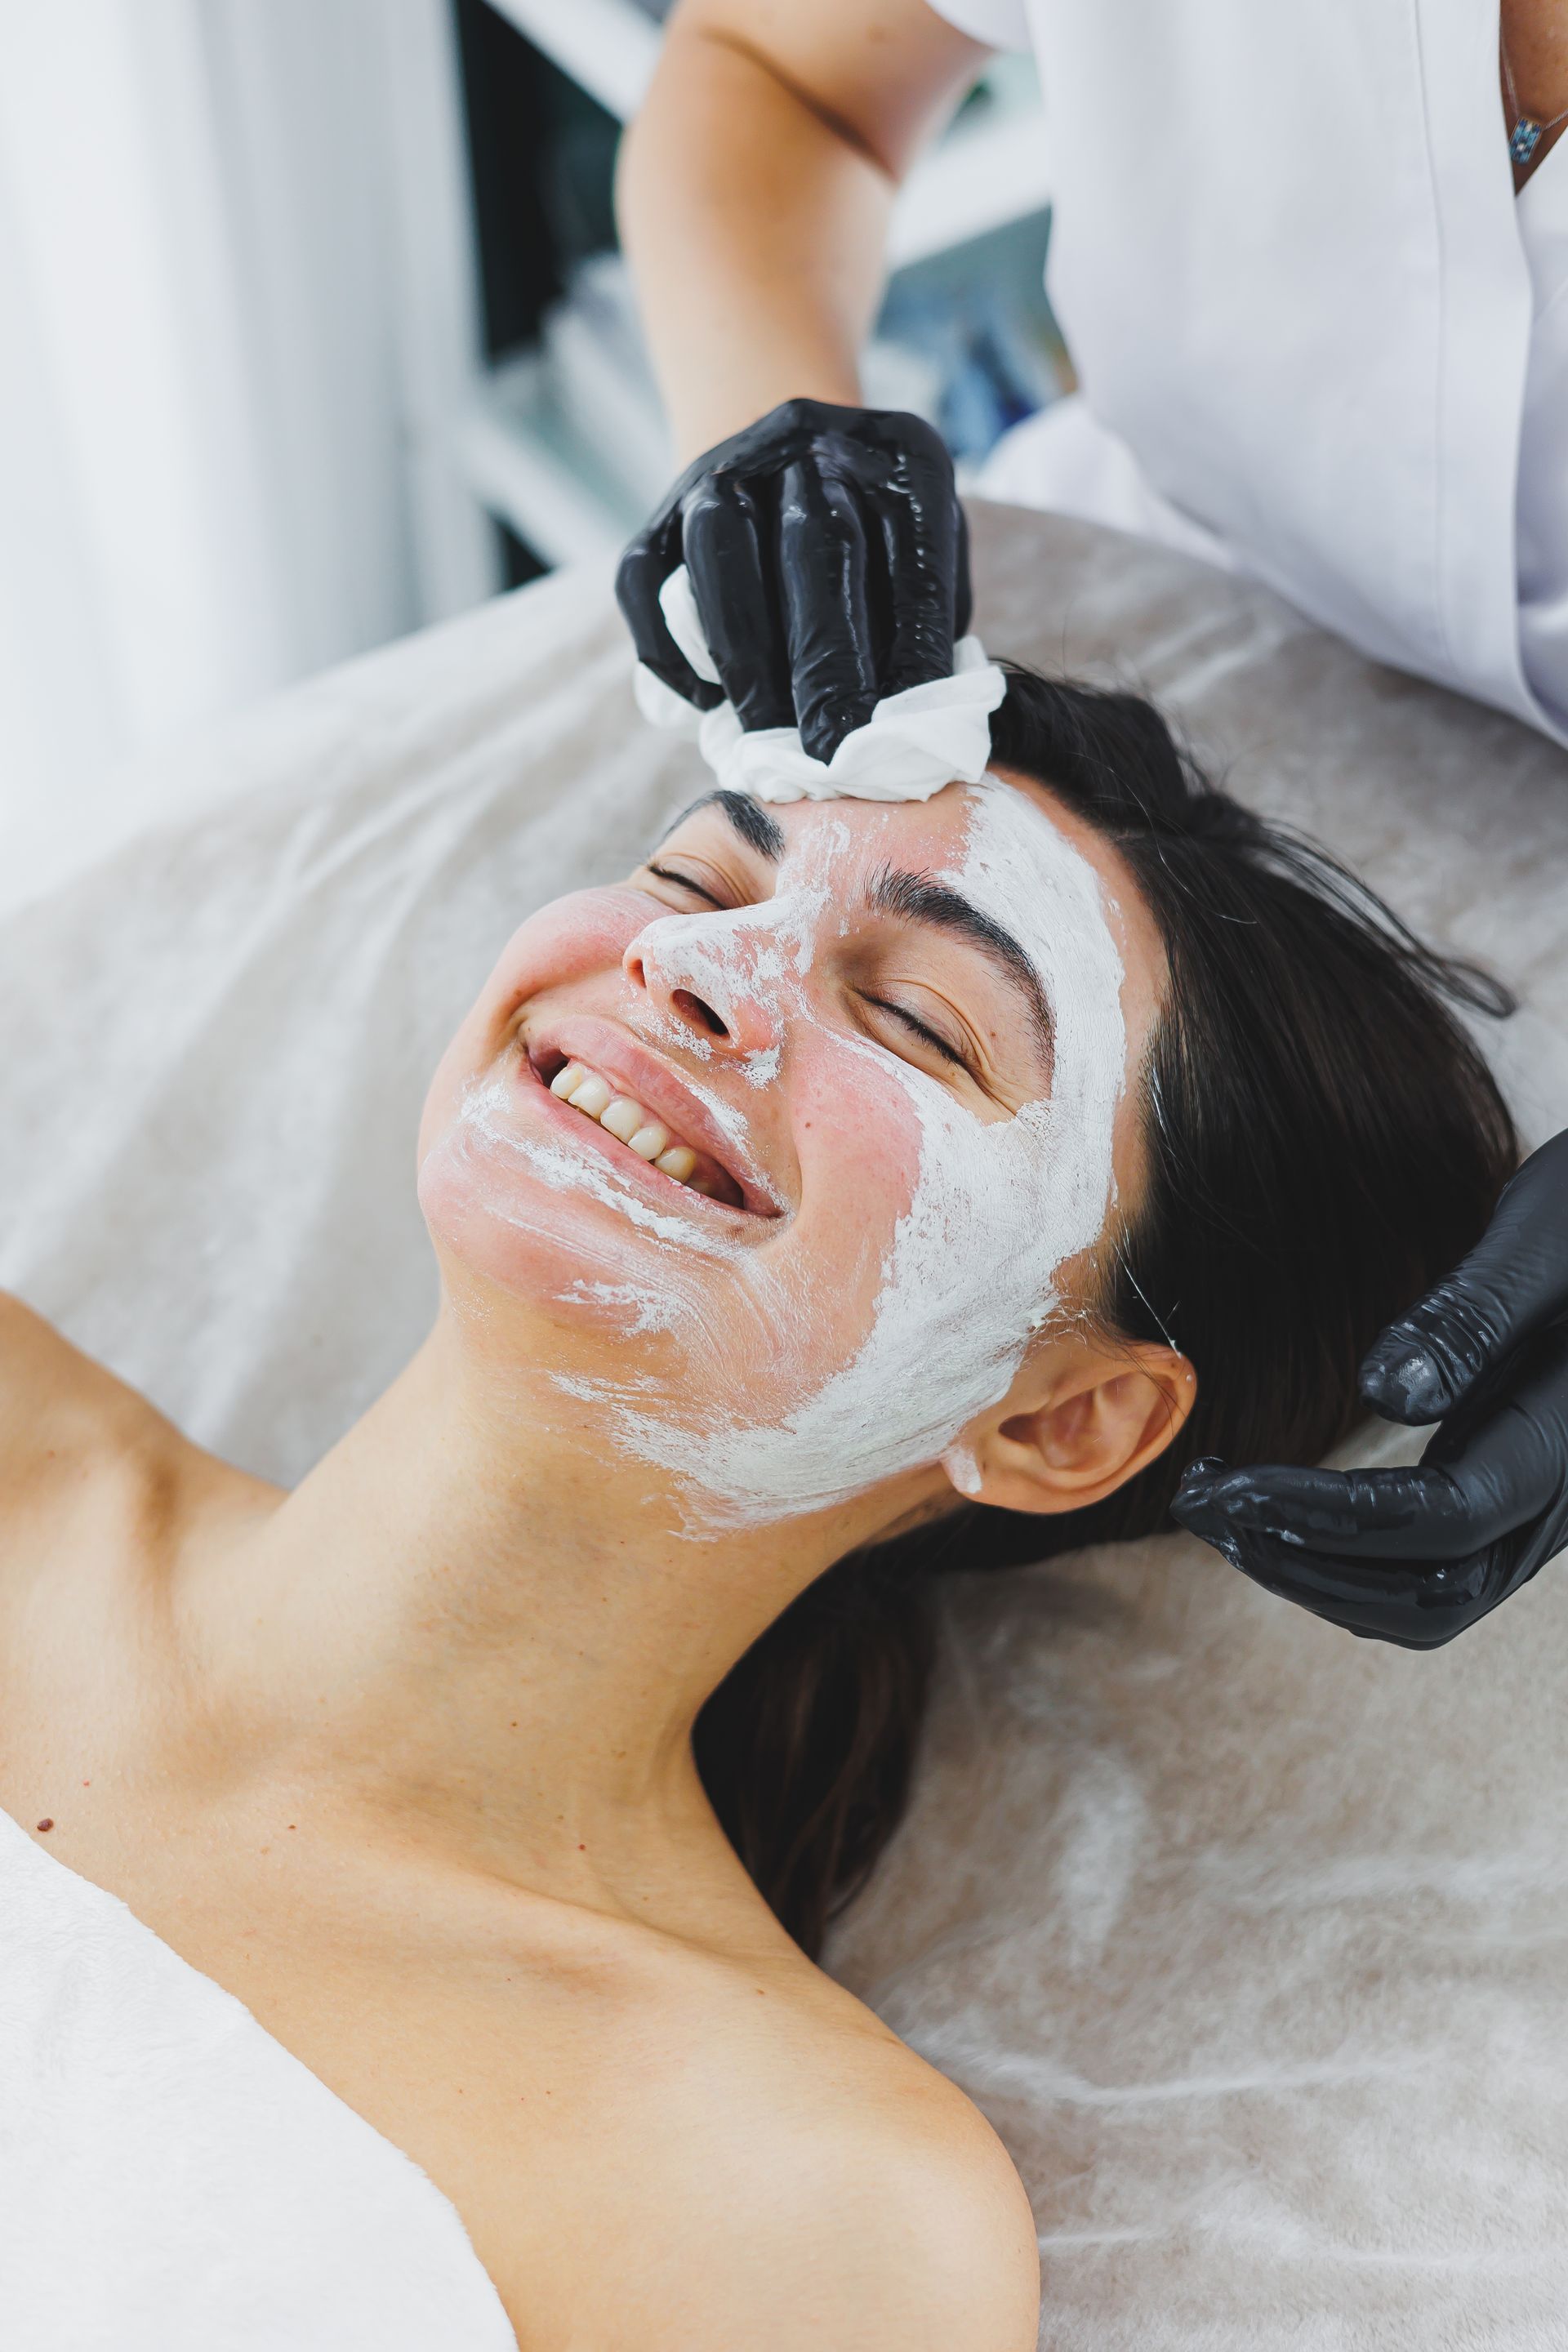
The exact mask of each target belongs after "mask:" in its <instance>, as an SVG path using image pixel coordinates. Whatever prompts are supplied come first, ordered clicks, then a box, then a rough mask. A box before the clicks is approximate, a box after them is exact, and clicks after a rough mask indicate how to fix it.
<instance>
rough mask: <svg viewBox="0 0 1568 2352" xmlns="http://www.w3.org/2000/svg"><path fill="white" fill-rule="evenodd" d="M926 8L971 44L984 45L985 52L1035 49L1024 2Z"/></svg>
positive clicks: (943, 2)
mask: <svg viewBox="0 0 1568 2352" xmlns="http://www.w3.org/2000/svg"><path fill="white" fill-rule="evenodd" d="M926 5H927V7H928V8H934V9H935V11H936V13H937V15H938V16H945V17H946V18H947V21H948V23H949V24H950V25H956V26H957V27H958V29H959V31H960V32H961V33H967V34H968V36H969V37H970V39H971V40H972V41H984V44H985V46H986V47H987V48H988V49H1027V48H1032V47H1034V43H1033V41H1032V39H1031V37H1030V34H1029V12H1028V8H1027V7H1026V5H1025V0H926Z"/></svg>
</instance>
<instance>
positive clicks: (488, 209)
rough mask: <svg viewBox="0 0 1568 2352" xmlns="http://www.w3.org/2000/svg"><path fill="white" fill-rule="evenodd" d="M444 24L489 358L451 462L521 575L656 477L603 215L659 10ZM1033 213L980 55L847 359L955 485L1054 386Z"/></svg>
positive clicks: (906, 204) (647, 0) (513, 9)
mask: <svg viewBox="0 0 1568 2352" xmlns="http://www.w3.org/2000/svg"><path fill="white" fill-rule="evenodd" d="M454 5H455V7H456V12H457V21H458V34H459V47H460V55H461V58H462V80H463V95H464V102H465V107H466V110H467V117H468V146H469V153H470V159H471V165H472V176H473V202H474V214H475V225H476V233H477V239H478V245H479V262H480V279H481V287H482V295H483V300H482V310H483V321H484V342H485V362H484V366H483V369H482V372H481V373H480V377H479V383H478V384H477V385H476V388H475V390H474V393H473V395H472V397H471V399H470V400H469V401H468V403H467V404H466V405H465V406H464V407H463V409H462V412H461V413H460V415H458V417H457V418H456V420H455V422H454V425H453V427H452V434H451V451H450V454H451V458H452V462H453V463H454V465H455V466H456V467H457V468H458V472H459V474H460V476H461V478H462V479H463V481H464V482H465V484H466V485H467V487H468V490H469V491H470V492H471V494H472V495H473V496H474V497H475V498H476V499H479V501H480V503H481V504H482V505H483V507H484V508H485V509H486V511H487V512H488V513H489V514H490V515H491V516H492V517H493V519H494V520H495V522H496V524H497V526H498V528H499V530H500V533H501V540H502V547H503V558H504V564H505V569H506V574H507V577H508V578H509V579H510V580H521V579H526V578H529V577H531V576H532V574H533V573H534V572H538V571H540V570H542V569H547V568H550V567H552V566H553V565H555V564H559V563H564V562H571V561H573V560H574V559H575V558H578V557H582V556H589V555H595V554H600V553H603V552H605V551H607V550H610V549H613V548H615V547H616V546H618V545H620V544H621V543H622V542H624V541H625V540H626V536H627V535H628V533H629V532H630V531H631V530H634V529H635V528H636V526H637V523H638V522H639V521H640V520H642V519H643V518H644V516H646V514H647V511H648V509H649V508H650V506H651V505H652V504H653V503H654V501H655V500H656V499H657V498H658V495H659V494H660V492H661V491H662V490H663V488H665V486H666V485H667V483H668V479H669V478H670V475H671V473H672V471H673V454H672V451H671V448H670V445H669V441H668V433H667V431H666V428H665V425H664V420H663V417H662V415H661V412H660V408H659V402H658V392H657V389H656V387H655V384H654V381H653V376H652V373H651V370H650V368H649V365H648V362H647V354H646V351H645V349H644V346H643V340H642V334H641V331H640V328H639V325H638V322H637V313H636V308H635V304H634V302H633V299H632V294H631V289H630V284H629V280H628V278H627V274H626V268H625V265H624V263H623V262H622V260H621V257H620V256H619V253H618V251H617V250H616V237H615V224H614V214H613V205H612V196H611V190H612V184H613V176H614V169H615V156H616V142H617V141H618V138H619V134H620V131H621V128H622V125H623V124H624V123H625V122H626V120H627V119H628V117H629V116H630V115H632V114H633V113H635V111H636V110H637V105H638V103H639V102H640V100H641V98H642V96H643V93H644V91H645V90H646V89H647V83H648V79H649V78H650V76H651V75H652V72H653V69H654V66H655V64H656V62H657V59H658V47H659V42H660V39H661V37H662V31H661V24H660V19H661V18H662V17H663V16H664V15H665V14H666V13H667V6H666V5H660V0H454ZM1048 205H1049V190H1048V179H1047V149H1046V138H1045V124H1044V119H1043V112H1042V108H1041V103H1040V95H1039V89H1038V84H1037V80H1036V79H1035V74H1034V68H1033V64H1032V61H1030V60H1027V59H1025V58H1011V57H1009V58H996V59H994V61H993V62H992V64H991V66H990V67H989V68H988V69H987V71H986V73H985V75H984V79H982V81H981V82H980V83H979V84H978V86H977V87H976V89H974V90H973V92H972V94H971V95H970V97H969V98H968V99H967V100H965V101H964V103H963V106H962V107H961V108H960V109H959V110H958V112H957V115H956V116H955V118H954V121H953V122H952V125H951V126H950V127H949V129H948V131H947V132H946V133H945V135H944V136H943V137H942V139H941V140H940V141H939V142H938V143H937V144H936V146H935V147H934V148H933V149H932V150H931V152H929V153H928V154H927V155H926V156H924V157H923V158H922V159H921V162H920V163H918V164H917V166H916V167H915V169H914V171H913V172H912V173H910V178H909V181H908V182H907V184H906V185H905V187H904V188H903V190H902V191H901V193H900V199H899V203H898V205H897V207H896V209H895V214H894V220H893V227H892V234H891V240H890V252H889V258H890V263H891V267H892V269H893V272H894V275H893V278H892V280H891V284H890V287H889V297H888V301H887V303H886V305H885V308H884V310H883V314H882V317H881V319H880V320H879V324H878V329H877V333H876V336H875V339H874V341H873V342H872V344H871V346H870V348H869V350H868V352H867V353H866V355H865V363H864V374H865V382H866V388H867V397H868V400H869V401H871V402H872V403H873V404H876V405H881V406H889V407H903V408H913V409H915V410H917V411H918V412H919V413H921V415H926V416H929V417H930V418H931V421H932V422H933V423H934V424H936V425H938V426H939V427H940V428H941V429H942V432H943V433H944V434H945V435H946V436H947V438H948V441H949V444H950V446H952V450H953V453H954V456H955V458H956V459H957V460H958V461H959V462H960V465H961V467H973V465H974V464H976V463H977V462H978V461H979V460H980V459H981V458H982V457H984V454H985V452H986V450H987V448H988V447H989V446H991V444H992V443H993V442H994V440H995V439H996V437H997V436H998V435H999V434H1000V433H1001V432H1002V431H1004V430H1005V427H1006V426H1007V425H1010V424H1012V423H1014V422H1016V421H1017V420H1018V419H1019V418H1020V417H1022V416H1025V415H1029V414H1030V413H1031V412H1032V411H1033V410H1035V409H1037V408H1038V407H1040V406H1042V405H1044V404H1046V402H1047V401H1048V400H1051V399H1053V398H1055V397H1057V396H1058V394H1059V393H1060V392H1061V391H1062V390H1063V389H1065V388H1066V387H1067V385H1068V383H1069V382H1070V371H1069V369H1068V362H1067V357H1066V353H1065V352H1064V350H1063V349H1062V345H1061V340H1060V337H1059V335H1058V332H1057V330H1056V327H1055V322H1054V320H1052V319H1051V316H1050V313H1049V310H1048V308H1047V304H1046V300H1045V296H1044V292H1043V289H1042V286H1041V268H1042V264H1043V260H1044V255H1045V247H1046V239H1047V232H1048V225H1049V212H1048Z"/></svg>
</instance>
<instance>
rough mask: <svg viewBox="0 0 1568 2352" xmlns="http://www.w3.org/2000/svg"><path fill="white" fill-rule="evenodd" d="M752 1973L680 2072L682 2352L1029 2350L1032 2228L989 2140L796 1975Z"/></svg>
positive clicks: (902, 2046) (896, 2044)
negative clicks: (697, 2107)
mask: <svg viewBox="0 0 1568 2352" xmlns="http://www.w3.org/2000/svg"><path fill="white" fill-rule="evenodd" d="M744 1973H745V1972H742V1974H744ZM753 1973H754V1976H755V1981H753V1982H748V1983H745V1984H740V1983H738V1984H737V1988H736V1992H735V1997H734V2000H733V2001H732V2002H731V2001H730V2000H721V2001H718V2002H713V2003H710V2005H709V2007H708V2012H707V2015H708V2030H707V2033H706V2035H705V2036H704V2040H705V2042H706V2046H707V2051H708V2053H709V2054H708V2057H707V2059H706V2061H705V2063H700V2064H699V2066H698V2067H697V2068H696V2069H695V2070H694V2080H693V2086H692V2087H693V2095H694V2096H696V2097H700V2099H701V2100H702V2102H703V2105H704V2106H705V2109H706V2120H705V2123H704V2125H703V2126H702V2128H701V2129H700V2131H699V2132H698V2133H697V2135H696V2139H697V2141H698V2142H700V2143H701V2144H703V2146H704V2163H705V2166H706V2167H711V2168H712V2172H713V2187H712V2188H711V2189H710V2193H709V2201H708V2211H709V2213H710V2216H711V2218H712V2222H713V2228H712V2230H711V2231H710V2232H705V2236H706V2237H707V2240H708V2242H707V2243H706V2245H705V2246H704V2249H703V2254H702V2260H701V2270H702V2274H703V2276H704V2279H705V2281H706V2283H707V2284H706V2285H705V2288H704V2294H703V2303H704V2306H705V2307H704V2311H703V2315H702V2326H701V2328H700V2330H697V2331H695V2332H691V2333H689V2334H688V2335H687V2336H685V2337H684V2338H683V2347H684V2352H708V2347H710V2345H711V2346H712V2347H713V2352H718V2347H721V2346H725V2347H728V2346H729V2345H731V2344H733V2343H735V2342H738V2341H741V2340H742V2339H743V2340H744V2341H746V2343H747V2344H748V2346H750V2347H755V2352H795V2347H800V2352H805V2347H808V2346H809V2347H815V2346H817V2345H820V2344H826V2343H831V2344H832V2345H834V2346H835V2347H836V2352H952V2347H954V2346H956V2345H960V2344H962V2345H963V2347H965V2352H1034V2346H1035V2341H1036V2335H1037V2327H1038V2319H1039V2256H1038V2249H1037V2238H1036V2232H1035V2222H1034V2217H1033V2214H1032V2213H1031V2211H1030V2208H1029V2201H1028V2198H1027V2196H1026V2193H1025V2189H1024V2186H1023V2183H1022V2181H1021V2180H1020V2179H1019V2178H1018V2175H1017V2172H1016V2168H1015V2167H1014V2164H1013V2161H1012V2158H1010V2157H1009V2156H1008V2154H1007V2151H1006V2149H1005V2147H1003V2145H1002V2142H1001V2141H1000V2139H999V2138H998V2137H997V2136H996V2134H995V2132H994V2130H993V2129H992V2127H991V2126H990V2124H988V2123H987V2122H986V2120H985V2118H984V2116H982V2115H981V2113H980V2111H979V2109H978V2108H977V2107H975V2106H974V2105H973V2103H972V2101H970V2100H969V2099H968V2098H966V2097H965V2096H964V2095H963V2092H962V2091H960V2090H959V2089H958V2087H957V2086H956V2084H952V2083H951V2082H949V2081H948V2080H947V2078H946V2077H945V2076H944V2075H942V2074H938V2073H937V2071H936V2069H935V2068H934V2067H932V2066H930V2065H928V2064H927V2063H926V2062H925V2060H924V2059H922V2058H921V2057H919V2056H918V2055H917V2054H916V2053H915V2052H914V2051H912V2050H910V2048H909V2046H908V2045H907V2043H905V2042H900V2040H899V2038H898V2036H897V2035H896V2034H894V2033H893V2032H891V2031H890V2030H889V2028H888V2027H887V2026H885V2025H884V2024H883V2023H882V2021H880V2019H879V2018H878V2017H876V2016H875V2015H874V2014H873V2012H872V2011H870V2010H868V2009H867V2008H866V2007H865V2006H864V2005H863V2004H862V2003H861V2002H859V2001H858V2000H855V1999H854V1998H853V1996H852V1995H850V1994H849V1993H847V1991H845V1990H843V1988H842V1987H840V1986H838V1985H837V1984H834V1983H833V1982H832V1981H831V1980H830V1979H827V1978H826V1977H825V1976H823V1975H822V1974H821V1973H820V1972H819V1971H818V1970H817V1969H814V1968H812V1967H811V1966H810V1964H809V1963H808V1962H806V1961H805V1960H804V1959H802V1960H800V1962H799V1966H798V1970H791V1969H787V1968H784V1969H778V1970H769V1971H765V1972H764V1971H755V1972H753ZM720 2085H722V2087H721V2088H720V2087H719V2086H720ZM671 2186H672V2188H674V2180H673V2179H672V2183H671ZM691 2186H692V2184H691V2183H690V2182H687V2183H685V2184H683V2187H682V2189H681V2190H677V2192H676V2193H677V2195H678V2196H679V2195H681V2194H682V2193H683V2192H684V2191H689V2189H690V2188H691ZM688 2316H689V2315H688ZM683 2324H684V2323H683Z"/></svg>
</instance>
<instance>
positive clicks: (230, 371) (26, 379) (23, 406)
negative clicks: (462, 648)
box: [0, 0, 494, 903]
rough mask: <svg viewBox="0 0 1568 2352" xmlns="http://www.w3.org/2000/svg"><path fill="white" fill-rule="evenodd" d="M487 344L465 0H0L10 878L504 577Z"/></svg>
mask: <svg viewBox="0 0 1568 2352" xmlns="http://www.w3.org/2000/svg"><path fill="white" fill-rule="evenodd" d="M474 347H475V303H474V293H473V287H472V264H471V236H470V233H469V227H468V217H467V210H466V177H465V166H464V162H463V155H462V133H461V123H460V111H459V105H458V91H457V79H456V67H455V61H454V56H453V44H452V35H451V26H450V21H449V17H448V13H447V0H0V903H4V902H5V901H6V900H7V899H15V898H16V897H18V896H20V895H23V894H25V893H26V891H27V890H28V889H29V888H32V887H37V885H38V884H39V882H40V881H41V880H47V878H49V877H51V876H52V875H54V874H55V873H58V872H59V871H61V870H63V869H64V868H65V867H67V866H69V865H70V864H72V863H75V862H79V859H80V858H81V856H84V855H85V854H88V853H89V851H90V850H91V849H92V848H94V847H96V846H98V845H100V844H102V843H105V842H107V840H109V839H110V838H112V837H114V836H115V835H119V834H121V833H123V832H124V831H126V830H128V829H130V827H131V826H132V824H135V823H136V822H139V821H141V820H142V818H143V817H144V816H145V815H146V814H150V813H155V803H156V798H157V782H156V764H155V759H153V760H151V761H150V760H149V758H148V755H149V754H155V753H156V751H157V750H158V747H159V746H161V745H163V744H165V743H168V742H171V741H172V740H174V739H175V738H177V737H178V736H180V735H182V734H184V733H185V732H187V731H188V730H190V729H192V728H193V727H195V726H197V725H199V724H200V723H201V722H202V721H204V720H205V719H210V718H211V717H213V716H215V715H216V714H217V713H220V712H222V711H225V710H226V709H231V708H232V707H234V706H235V705H236V704H237V703H240V702H243V701H246V700H247V699H249V698H253V697H254V696H256V695H258V694H261V693H264V692H265V691H266V690H267V689H268V688H271V687H274V686H277V685H279V684H281V683H283V682H284V681H286V680H288V679H289V678H292V677H298V676H300V675H301V674H302V673H304V672H306V671H309V670H312V669H315V668H317V667H321V665H322V664H324V663H327V662H331V661H334V660H337V659H339V658H341V657H342V656H345V655H347V654H350V653H353V652H355V651H358V650H360V649H361V648H363V647H365V646H372V645H374V644H377V643H379V642H381V641H382V640H384V639H385V638H387V637H390V636H394V635H398V634H400V633H401V632H403V631H405V630H406V629H409V628H412V627H414V626H416V625H418V624H419V623H421V622H422V621H425V620H427V619H431V618H435V617H437V616H439V615H440V614H445V613H447V612H451V611H455V610H458V609H460V608H461V607H462V606H463V605H464V604H470V603H472V602H474V601H476V600H477V599H478V598H479V597H480V596H482V595H483V594H485V593H488V592H489V589H490V588H491V586H492V585H493V584H494V581H493V562H494V558H493V553H492V551H491V546H490V538H489V532H488V530H486V528H485V525H484V522H483V519H482V517H481V516H480V514H479V510H478V509H477V508H476V507H475V506H474V504H473V502H472V500H471V499H469V498H468V496H467V494H466V493H465V491H464V490H463V488H462V487H461V485H460V484H459V483H458V481H457V480H456V478H454V476H453V475H452V473H451V471H450V469H449V467H448V465H447V457H446V446H447V425H448V422H449V419H450V417H451V415H452V414H453V411H454V410H455V408H456V407H457V405H458V403H459V402H460V400H461V398H462V396H463V394H464V392H465V391H466V389H467V386H468V381H469V376H470V372H471V369H472V366H473V363H474ZM127 760H136V761H138V762H139V764H138V766H137V768H136V770H135V771H134V773H133V774H132V775H130V776H126V775H121V774H117V773H116V771H117V770H118V769H119V767H120V763H121V762H124V761H127Z"/></svg>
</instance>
